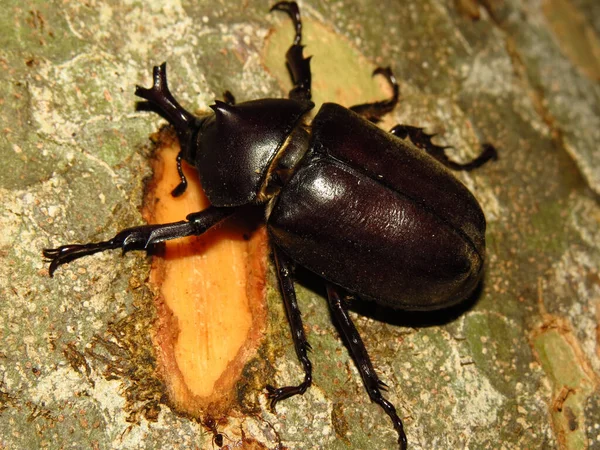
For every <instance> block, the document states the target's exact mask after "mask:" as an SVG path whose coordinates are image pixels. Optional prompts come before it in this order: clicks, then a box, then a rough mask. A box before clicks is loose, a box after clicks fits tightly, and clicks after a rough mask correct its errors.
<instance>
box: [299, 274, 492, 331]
mask: <svg viewBox="0 0 600 450" xmlns="http://www.w3.org/2000/svg"><path fill="white" fill-rule="evenodd" d="M295 277H296V281H297V282H298V283H300V284H301V285H302V286H304V287H306V288H307V289H309V290H311V291H313V292H315V293H316V294H317V295H319V296H321V297H323V298H327V292H326V288H325V282H324V281H323V279H322V278H320V277H319V276H318V275H316V274H315V273H313V272H311V271H309V270H307V269H305V268H303V267H298V268H297V271H296V274H295ZM482 290H483V281H482V282H480V283H479V284H478V285H477V288H476V289H475V291H474V292H473V293H472V294H471V295H470V296H469V297H468V298H466V299H465V300H463V301H461V302H459V303H457V304H456V305H452V306H448V307H446V308H443V309H437V310H433V311H406V310H401V309H393V308H389V307H385V306H381V305H378V304H377V303H375V302H373V301H369V300H364V299H362V298H360V297H354V298H352V300H351V302H350V305H349V309H350V310H351V311H353V312H355V313H356V314H360V315H361V316H365V317H368V318H370V319H374V320H377V321H379V322H384V323H387V324H390V325H394V326H401V327H411V328H412V327H414V328H427V327H433V326H440V325H445V324H448V323H450V322H452V321H454V320H456V319H457V318H458V317H460V316H461V315H463V314H465V313H466V312H467V311H469V310H470V309H472V308H473V307H474V306H475V304H476V303H477V301H478V300H479V298H480V296H481V292H482Z"/></svg>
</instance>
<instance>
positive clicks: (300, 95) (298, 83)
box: [270, 2, 312, 103]
mask: <svg viewBox="0 0 600 450" xmlns="http://www.w3.org/2000/svg"><path fill="white" fill-rule="evenodd" d="M270 11H283V12H285V13H287V15H288V16H289V17H290V18H291V19H292V22H293V23H294V28H295V30H296V34H295V36H294V42H293V44H292V45H291V47H290V48H289V49H288V51H287V53H286V54H285V59H286V62H287V67H288V70H289V71H290V75H291V76H292V81H293V83H294V87H293V88H292V90H291V91H290V92H289V98H291V99H293V100H297V101H299V102H309V103H312V102H311V97H312V94H311V74H310V56H309V57H308V58H305V57H304V55H303V53H302V49H303V48H304V46H303V45H302V20H301V19H300V10H299V9H298V5H297V4H296V2H278V3H275V4H274V5H273V6H272V7H271V9H270Z"/></svg>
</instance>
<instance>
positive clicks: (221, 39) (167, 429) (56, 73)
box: [0, 0, 600, 449]
mask: <svg viewBox="0 0 600 450" xmlns="http://www.w3.org/2000/svg"><path fill="white" fill-rule="evenodd" d="M3 6H4V14H3V15H2V18H1V19H0V23H1V25H0V29H2V30H3V32H2V35H1V36H0V43H1V44H2V45H0V64H1V65H2V69H3V70H2V71H1V72H0V80H1V82H0V105H1V106H0V123H2V133H0V157H1V158H2V161H3V169H4V170H2V171H0V196H1V201H0V223H2V225H3V226H2V233H0V258H2V264H0V292H1V293H2V300H3V301H2V306H0V330H1V331H0V333H1V334H0V415H1V420H0V446H2V447H6V448H51V449H54V448H57V449H58V448H82V447H92V448H172V447H181V448H194V447H197V448H206V449H210V448H214V447H216V446H217V444H218V443H219V442H218V440H219V438H218V437H217V435H218V434H222V436H221V437H222V439H223V444H224V446H229V447H228V448H234V447H235V446H236V445H237V446H239V445H241V444H240V443H241V442H242V441H243V445H244V448H282V447H287V448H292V449H313V448H324V449H346V448H378V449H384V448H388V449H392V448H396V436H395V433H394V430H393V428H392V426H391V423H390V421H389V419H388V418H387V416H386V415H385V414H384V413H383V412H382V411H381V410H380V409H379V408H378V407H377V406H376V405H373V404H370V402H369V399H368V397H367V395H366V393H365V391H364V389H363V387H362V385H361V381H360V378H359V375H358V372H357V371H356V369H355V367H354V365H353V363H352V361H351V359H350V357H349V355H348V352H347V350H346V349H345V348H344V347H343V345H342V343H341V341H340V339H339V337H338V335H337V332H336V330H335V328H334V327H333V325H332V324H331V321H330V316H329V312H328V310H327V304H326V300H324V298H323V295H324V289H323V287H322V286H321V284H320V282H319V280H318V279H317V278H315V277H314V276H311V275H310V274H306V273H304V272H302V271H300V272H299V274H298V275H299V278H300V282H299V283H298V288H297V289H298V295H299V303H300V308H301V310H302V313H303V318H304V322H305V325H306V328H307V335H308V339H309V341H310V343H311V345H312V347H313V351H312V352H311V354H310V356H311V359H312V362H313V366H314V385H313V386H312V387H311V388H310V389H309V390H308V391H307V392H306V394H304V395H303V396H296V397H294V398H292V399H289V400H286V401H282V402H281V403H279V404H278V405H277V408H276V411H274V412H273V411H270V410H269V407H268V401H267V399H266V396H265V392H264V385H266V384H268V383H269V384H275V385H281V384H285V383H297V382H299V381H300V380H301V369H300V365H299V364H298V362H297V360H296V356H295V353H294V350H293V346H292V344H291V339H290V336H289V327H288V325H287V323H286V320H285V313H284V311H283V307H282V305H281V299H280V297H279V294H278V292H277V289H276V279H275V276H274V274H273V272H272V269H271V271H270V272H269V275H268V277H267V283H268V286H269V288H268V296H267V297H268V298H267V305H268V313H267V324H268V325H267V328H266V331H265V336H264V338H263V341H262V343H261V344H260V347H259V349H258V351H257V354H256V356H255V357H254V358H253V359H252V360H251V361H250V362H249V363H248V365H247V366H246V367H245V369H244V370H243V372H242V378H241V379H240V381H239V382H238V384H237V385H236V399H237V404H236V405H235V406H233V407H232V408H231V410H230V411H228V412H227V413H226V414H219V415H218V417H212V416H211V415H210V414H209V413H207V414H206V415H205V416H204V418H203V419H202V420H200V421H198V420H194V419H191V418H190V417H189V416H186V415H185V414H181V413H178V412H177V411H176V410H175V409H174V408H171V407H170V405H169V404H168V402H167V401H166V400H165V396H164V393H165V387H164V385H163V382H162V380H161V378H160V376H159V375H158V374H157V371H156V358H155V355H156V353H155V352H156V350H155V348H154V346H153V342H152V336H153V332H154V331H153V327H154V326H155V324H156V314H157V313H156V308H155V303H154V293H153V292H152V291H151V289H150V288H149V287H148V284H147V278H148V273H149V259H147V258H145V256H144V255H142V254H135V255H134V254H128V255H126V256H125V257H121V256H120V254H119V252H110V253H104V254H101V255H97V256H93V257H89V258H85V259H82V260H80V261H77V262H73V263H71V264H69V265H67V266H65V267H61V268H60V269H59V271H57V273H56V275H55V277H54V278H49V277H48V272H47V264H46V263H45V262H44V261H43V260H42V257H41V250H42V249H43V248H48V247H55V246H57V245H61V244H66V243H73V242H88V241H95V240H104V239H106V238H107V237H110V236H112V235H113V234H114V233H115V232H116V231H118V230H120V229H122V228H126V227H131V226H134V225H140V224H142V223H143V220H142V216H141V207H142V201H143V194H144V179H145V178H146V177H148V176H149V175H150V163H149V161H148V159H149V157H150V153H151V144H150V141H149V136H150V135H151V134H152V133H153V132H155V131H156V130H158V128H159V126H160V125H161V124H162V123H163V122H162V121H161V120H160V119H159V118H158V116H156V115H154V114H150V113H148V112H144V111H139V112H136V110H135V101H136V98H135V97H134V95H133V92H134V86H135V85H136V84H140V85H142V86H149V85H150V80H151V67H152V66H153V65H156V64H160V63H162V62H163V61H167V62H168V67H169V80H170V84H171V87H172V90H173V91H174V94H175V95H176V97H177V98H178V99H179V101H180V103H182V104H184V105H185V106H186V107H187V108H188V109H189V110H201V111H205V110H207V109H208V105H210V104H212V103H213V100H214V98H222V93H223V91H225V90H231V91H232V92H233V94H234V95H235V96H236V100H237V101H238V102H241V101H245V100H250V99H257V98H264V97H269V96H271V97H284V96H285V95H286V93H287V91H288V89H289V87H290V82H289V79H288V74H287V72H286V69H285V64H284V54H285V51H286V50H287V47H288V46H289V45H290V43H291V39H292V33H293V31H292V26H291V23H290V21H289V19H288V18H286V17H285V16H284V15H283V14H281V13H277V14H275V13H274V14H269V13H268V9H269V6H270V4H269V2H263V1H261V2H237V1H229V0H228V1H224V2H220V3H218V4H215V2H214V1H210V2H209V1H203V0H202V1H201V0H194V1H191V0H184V1H182V2H177V1H167V2H153V1H149V2H126V3H123V2H112V1H105V0H97V1H96V0H95V1H90V2H87V3H84V2H59V1H55V0H51V1H40V0H29V1H26V2H23V1H15V0H8V1H5V2H3ZM300 8H301V13H302V17H303V20H304V23H305V29H304V36H305V42H304V44H305V45H306V48H305V54H307V55H313V59H312V67H313V91H314V96H315V101H316V102H317V103H320V102H325V101H334V102H338V103H341V104H342V105H345V106H351V105H353V104H357V103H364V102H366V101H374V100H378V99H381V98H385V97H386V95H389V92H387V91H386V87H385V84H383V83H382V82H381V80H378V79H377V78H371V73H372V71H373V69H374V68H375V67H377V66H387V65H389V66H391V68H392V70H393V71H394V73H395V74H396V77H397V78H398V80H399V83H400V90H401V102H400V105H399V106H398V107H397V108H396V110H395V111H393V112H392V113H391V114H390V115H389V116H388V117H386V120H385V121H383V123H382V124H381V126H382V127H384V128H386V129H389V128H391V126H393V125H394V124H396V123H403V124H409V125H414V126H420V127H425V128H426V130H427V131H428V132H435V133H438V136H437V137H436V143H438V144H439V145H448V146H452V148H451V149H448V150H447V152H448V155H449V156H450V157H452V158H455V159H456V160H463V161H464V160H468V159H470V158H472V157H473V156H475V155H476V154H477V153H478V152H479V146H480V145H481V143H483V142H490V143H492V144H493V145H494V146H495V147H496V148H497V149H498V153H499V159H498V161H495V162H491V163H489V164H486V165H485V166H484V167H482V168H480V169H479V170H476V171H474V172H471V173H468V174H463V173H461V174H458V175H457V176H458V177H459V178H460V179H461V180H462V181H463V182H464V183H465V184H466V185H467V186H468V187H469V188H470V189H471V191H472V192H473V193H474V194H475V196H476V197H477V198H478V199H479V201H480V203H481V205H482V207H483V210H484V212H485V214H486V217H487V222H488V232H487V248H488V258H487V267H486V276H485V280H484V283H483V284H482V287H481V289H480V291H479V292H478V294H477V295H476V296H475V297H474V298H473V299H471V301H469V302H467V303H466V304H464V305H462V306H461V307H459V308H455V309H452V310H450V311H442V312H438V313H419V314H416V313H405V312H401V311H388V310H383V309H379V308H376V307H375V306H374V305H372V304H369V303H365V302H360V301H356V302H355V303H354V304H353V310H354V313H353V318H354V320H355V322H356V324H357V328H358V329H359V331H360V333H361V334H362V336H363V338H364V340H365V344H366V346H367V348H368V350H369V352H370V354H371V357H372V359H373V362H374V365H375V367H376V370H377V371H378V373H379V374H380V376H381V378H382V380H383V381H385V383H386V384H387V385H388V386H389V390H388V393H387V396H388V398H389V399H390V400H391V401H392V402H393V403H394V404H395V405H396V407H397V409H398V412H399V415H400V416H401V417H402V418H403V420H404V424H405V427H406V431H407V436H408V440H409V446H410V448H413V449H431V448H440V449H447V448H473V449H475V448H476V449H488V448H489V449H498V448H507V449H508V448H544V449H546V448H549V449H552V448H565V449H580V448H600V447H599V440H598V430H597V424H598V423H600V409H599V403H600V399H599V397H598V382H599V378H598V375H599V371H600V359H599V358H598V332H597V322H598V317H599V316H600V309H599V308H600V277H599V275H598V267H600V252H599V248H598V247H599V243H600V226H599V223H600V208H599V205H598V199H599V195H600V152H599V151H598V142H600V102H599V99H600V86H599V80H600V41H599V38H598V35H599V34H600V6H599V5H598V2H597V1H595V0H571V1H569V0H557V1H553V0H538V1H534V2H517V1H515V0H504V1H500V0H482V1H481V2H480V3H477V2H476V1H475V0H455V1H451V0H446V1H443V0H426V1H416V0H415V1H412V0H411V1H408V0H406V1H394V2H391V1H390V2H387V3H386V4H383V5H382V3H381V2H380V1H374V0H341V1H339V2H317V1H312V0H308V1H303V2H301V4H300ZM317 108H318V106H317ZM398 257H399V258H401V257H402V255H398ZM231 320H235V318H231Z"/></svg>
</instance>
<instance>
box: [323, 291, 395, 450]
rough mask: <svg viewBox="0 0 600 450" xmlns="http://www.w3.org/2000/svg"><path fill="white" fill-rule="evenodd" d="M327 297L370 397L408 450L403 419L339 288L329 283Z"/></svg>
mask: <svg viewBox="0 0 600 450" xmlns="http://www.w3.org/2000/svg"><path fill="white" fill-rule="evenodd" d="M327 297H328V300H329V308H330V310H331V315H332V316H333V319H334V321H335V324H336V325H337V328H338V329H339V331H340V334H341V336H342V340H343V341H344V343H345V344H346V346H347V347H348V349H349V350H350V354H351V355H352V359H353V360H354V362H355V363H356V367H357V368H358V371H359V373H360V376H361V377H362V380H363V383H364V385H365V389H366V390H367V393H368V394H369V397H370V398H371V400H372V401H373V402H375V403H377V404H378V405H379V406H381V407H382V408H383V410H384V411H385V412H386V414H387V415H388V416H389V417H390V419H392V423H393V424H394V428H395V429H396V432H397V433H398V444H399V446H400V449H401V450H406V434H405V433H404V426H403V425H402V420H400V417H398V414H397V413H396V408H394V405H392V404H391V403H390V402H389V401H388V400H386V399H385V398H384V397H383V395H381V390H382V389H383V390H385V388H386V386H385V384H384V383H383V382H382V381H381V380H380V379H379V377H377V374H376V373H375V369H374V368H373V364H372V363H371V359H370V358H369V354H368V353H367V349H366V348H365V344H364V343H363V341H362V339H361V337H360V334H358V330H357V329H356V327H355V326H354V323H352V320H351V319H350V315H349V314H348V306H347V305H346V303H345V300H344V299H342V298H341V297H340V294H339V292H338V288H336V287H334V286H333V285H330V284H328V285H327Z"/></svg>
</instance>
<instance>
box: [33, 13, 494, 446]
mask: <svg viewBox="0 0 600 450" xmlns="http://www.w3.org/2000/svg"><path fill="white" fill-rule="evenodd" d="M274 10H278V11H282V12H284V13H286V14H287V15H288V16H289V17H290V18H291V20H292V23H293V25H294V27H295V36H294V41H293V43H292V45H291V46H290V47H289V49H288V51H287V53H286V62H287V67H288V69H289V72H290V75H291V78H292V82H293V88H292V90H291V91H290V92H289V95H288V98H287V99H275V98H266V99H260V100H253V101H247V102H243V103H239V104H236V103H235V99H234V97H233V95H231V94H227V95H226V99H225V101H218V100H216V101H215V104H214V105H211V108H212V110H213V111H212V113H210V114H207V115H204V116H201V117H196V116H194V115H192V114H191V113H189V112H188V111H186V110H185V109H184V108H183V107H182V106H181V105H180V104H179V103H178V102H177V101H176V100H175V98H174V97H173V95H172V94H171V93H170V91H169V88H168V84H167V75H166V63H163V64H162V65H160V66H156V67H154V70H153V85H152V87H151V88H143V87H140V86H137V87H136V91H135V94H136V95H137V96H138V97H141V98H142V99H144V100H145V101H147V102H149V104H150V106H151V107H152V108H153V109H155V110H156V111H157V112H158V113H159V114H161V115H162V116H163V117H165V118H166V119H167V120H168V121H169V123H170V124H171V125H172V126H173V127H174V129H175V131H176V132H177V136H178V139H179V143H180V146H181V150H180V152H179V154H178V155H177V171H178V175H179V177H180V183H179V184H178V186H177V187H176V188H175V189H174V190H173V192H172V195H173V196H179V195H182V194H183V193H184V192H185V190H186V188H187V181H186V178H185V175H184V173H183V171H182V167H181V165H182V161H186V162H187V163H189V164H191V165H192V166H194V167H195V169H196V170H197V171H198V174H199V177H200V180H201V182H202V186H203V188H204V191H205V193H206V196H207V197H208V199H209V201H210V204H211V206H209V207H208V208H207V209H205V210H203V211H200V212H195V213H192V214H190V215H188V216H187V217H186V220H183V221H180V222H174V223H168V224H162V225H145V226H138V227H133V228H128V229H125V230H123V231H121V232H119V233H117V234H116V235H115V236H114V237H113V238H111V239H109V240H107V241H103V242H98V243H87V244H70V245H63V246H60V247H58V248H54V249H45V250H43V254H44V256H45V257H46V258H48V259H49V260H50V267H49V274H50V276H53V274H54V272H55V270H56V269H57V268H58V267H59V266H60V265H62V264H65V263H68V262H70V261H73V260H75V259H78V258H81V257H83V256H86V255H91V254H93V253H97V252H102V251H105V250H109V249H117V248H121V249H122V250H123V252H124V253H125V252H128V251H130V250H145V251H149V250H151V249H152V248H153V247H154V246H156V245H157V244H159V243H161V242H163V241H166V240H170V239H176V238H180V237H184V236H190V235H200V234H202V233H204V232H205V231H206V230H208V229H209V228H211V227H213V226H214V225H216V224H218V223H220V222H222V221H224V220H225V219H227V218H228V217H230V216H232V215H233V214H234V213H236V212H237V211H239V210H240V209H241V208H242V207H245V206H247V205H255V206H256V207H258V208H263V210H264V214H265V222H266V225H267V230H268V234H269V239H270V243H271V248H272V255H273V261H274V263H275V267H276V272H277V277H278V282H279V288H280V291H281V294H282V298H283V302H284V305H285V310H286V315H287V318H288V321H289V324H290V328H291V331H292V338H293V342H294V346H295V350H296V354H297V356H298V359H299V361H300V363H301V365H302V367H303V371H304V380H303V381H302V382H301V383H300V384H298V385H297V386H284V387H278V388H276V387H273V386H267V391H268V397H269V398H270V403H271V406H272V407H274V406H275V404H276V403H277V402H279V401H281V400H283V399H286V398H288V397H291V396H294V395H297V394H302V393H304V392H305V391H306V389H307V388H308V387H309V386H310V385H311V382H312V365H311V362H310V359H309V358H308V350H309V349H310V345H309V343H308V341H307V339H306V335H305V333H304V328H303V325H302V319H301V315H300V310H299V308H298V303H297V300H296V294H295V290H294V279H293V272H294V268H295V267H296V265H299V266H302V267H305V268H307V269H309V270H310V271H312V272H314V273H315V274H317V275H318V276H319V277H321V278H322V279H323V280H324V281H325V283H326V287H327V298H328V303H329V307H330V311H331V315H332V317H333V320H334V321H335V324H336V326H337V328H338V329H339V330H340V334H341V338H342V340H343V341H344V343H345V344H346V346H347V347H348V349H349V350H350V353H351V355H352V358H353V359H354V361H355V363H356V364H357V367H358V371H359V373H360V375H361V377H362V380H363V383H364V386H365V388H366V390H367V393H368V395H369V397H370V398H371V400H372V401H373V402H375V403H377V404H379V405H380V406H381V407H382V408H383V410H384V411H385V412H386V414H387V415H388V416H389V417H390V419H391V421H392V423H393V426H394V428H395V430H396V432H397V434H398V444H399V447H400V448H401V449H406V448H407V440H406V435H405V432H404V428H403V424H402V421H401V419H400V418H399V416H398V414H397V412H396V409H395V407H394V406H393V405H392V403H390V402H389V401H388V400H387V399H385V398H384V396H383V395H382V390H385V384H384V383H383V382H382V381H381V380H380V379H379V377H378V376H377V374H376V373H375V370H374V368H373V365H372V363H371V360H370V358H369V355H368V353H367V350H366V348H365V346H364V344H363V341H362V339H361V337H360V335H359V333H358V331H357V329H356V327H355V326H354V324H353V322H352V320H351V318H350V316H349V314H348V301H347V300H348V298H349V297H350V296H356V297H360V298H363V299H366V300H370V301H373V302H375V303H377V304H378V305H382V306H385V307H390V308H396V309H402V310H425V311H427V310H434V309H439V308H444V307H447V306H450V305H453V304H455V303H458V302H460V301H462V300H464V299H465V298H467V297H468V296H470V295H471V294H472V293H473V291H474V290H475V288H476V286H477V285H478V284H479V282H480V280H481V278H482V273H483V267H484V261H485V228H486V222H485V217H484V214H483V212H482V210H481V207H480V206H479V204H478V202H477V200H476V199H475V198H474V196H473V195H472V194H471V193H470V192H469V190H468V189H467V188H466V187H465V186H464V185H463V184H462V183H461V182H460V181H458V179H457V178H455V177H454V176H453V175H452V174H451V172H450V171H449V170H448V169H455V170H471V169H474V168H476V167H479V166H481V165H482V164H484V163H485V162H486V161H488V160H490V159H495V158H496V151H495V149H494V148H493V147H492V146H491V145H489V144H484V145H483V150H482V152H481V154H480V155H479V156H478V157H477V158H475V159H474V160H472V161H471V162H469V163H466V164H459V163H456V162H453V161H451V160H450V159H448V157H447V156H446V155H445V153H444V150H445V147H440V146H437V145H435V144H433V143H432V135H429V134H426V133H425V132H424V131H423V129H421V128H417V127H413V126H408V125H397V126H396V127H394V128H393V129H392V130H391V131H390V132H386V131H384V130H382V129H380V128H379V127H377V126H376V125H375V123H376V122H378V121H379V120H380V119H381V117H382V116H383V115H385V114H387V113H389V112H390V111H392V110H393V109H394V107H395V106H396V104H397V102H398V98H399V86H398V83H397V81H396V79H395V77H394V75H393V73H392V71H391V70H390V69H389V68H378V69H376V70H375V72H374V74H379V75H382V76H384V77H385V78H386V80H387V82H388V83H389V85H390V86H391V88H392V90H393V95H392V97H391V98H389V99H387V100H382V101H379V102H374V103H365V104H360V105H356V106H353V107H351V108H345V107H343V106H340V105H338V104H335V103H325V104H323V106H322V107H321V108H320V109H319V111H317V113H316V115H315V116H314V119H313V120H312V121H310V122H309V119H308V117H307V116H308V115H309V114H308V113H309V111H310V110H312V109H313V108H314V104H313V102H312V101H311V71H310V58H305V57H304V55H303V46H302V22H301V19H300V12H299V8H298V5H297V4H296V3H295V2H288V1H280V2H278V3H276V4H275V5H274V6H273V7H272V8H271V11H274ZM408 140H410V141H411V142H410V143H409V142H408Z"/></svg>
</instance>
